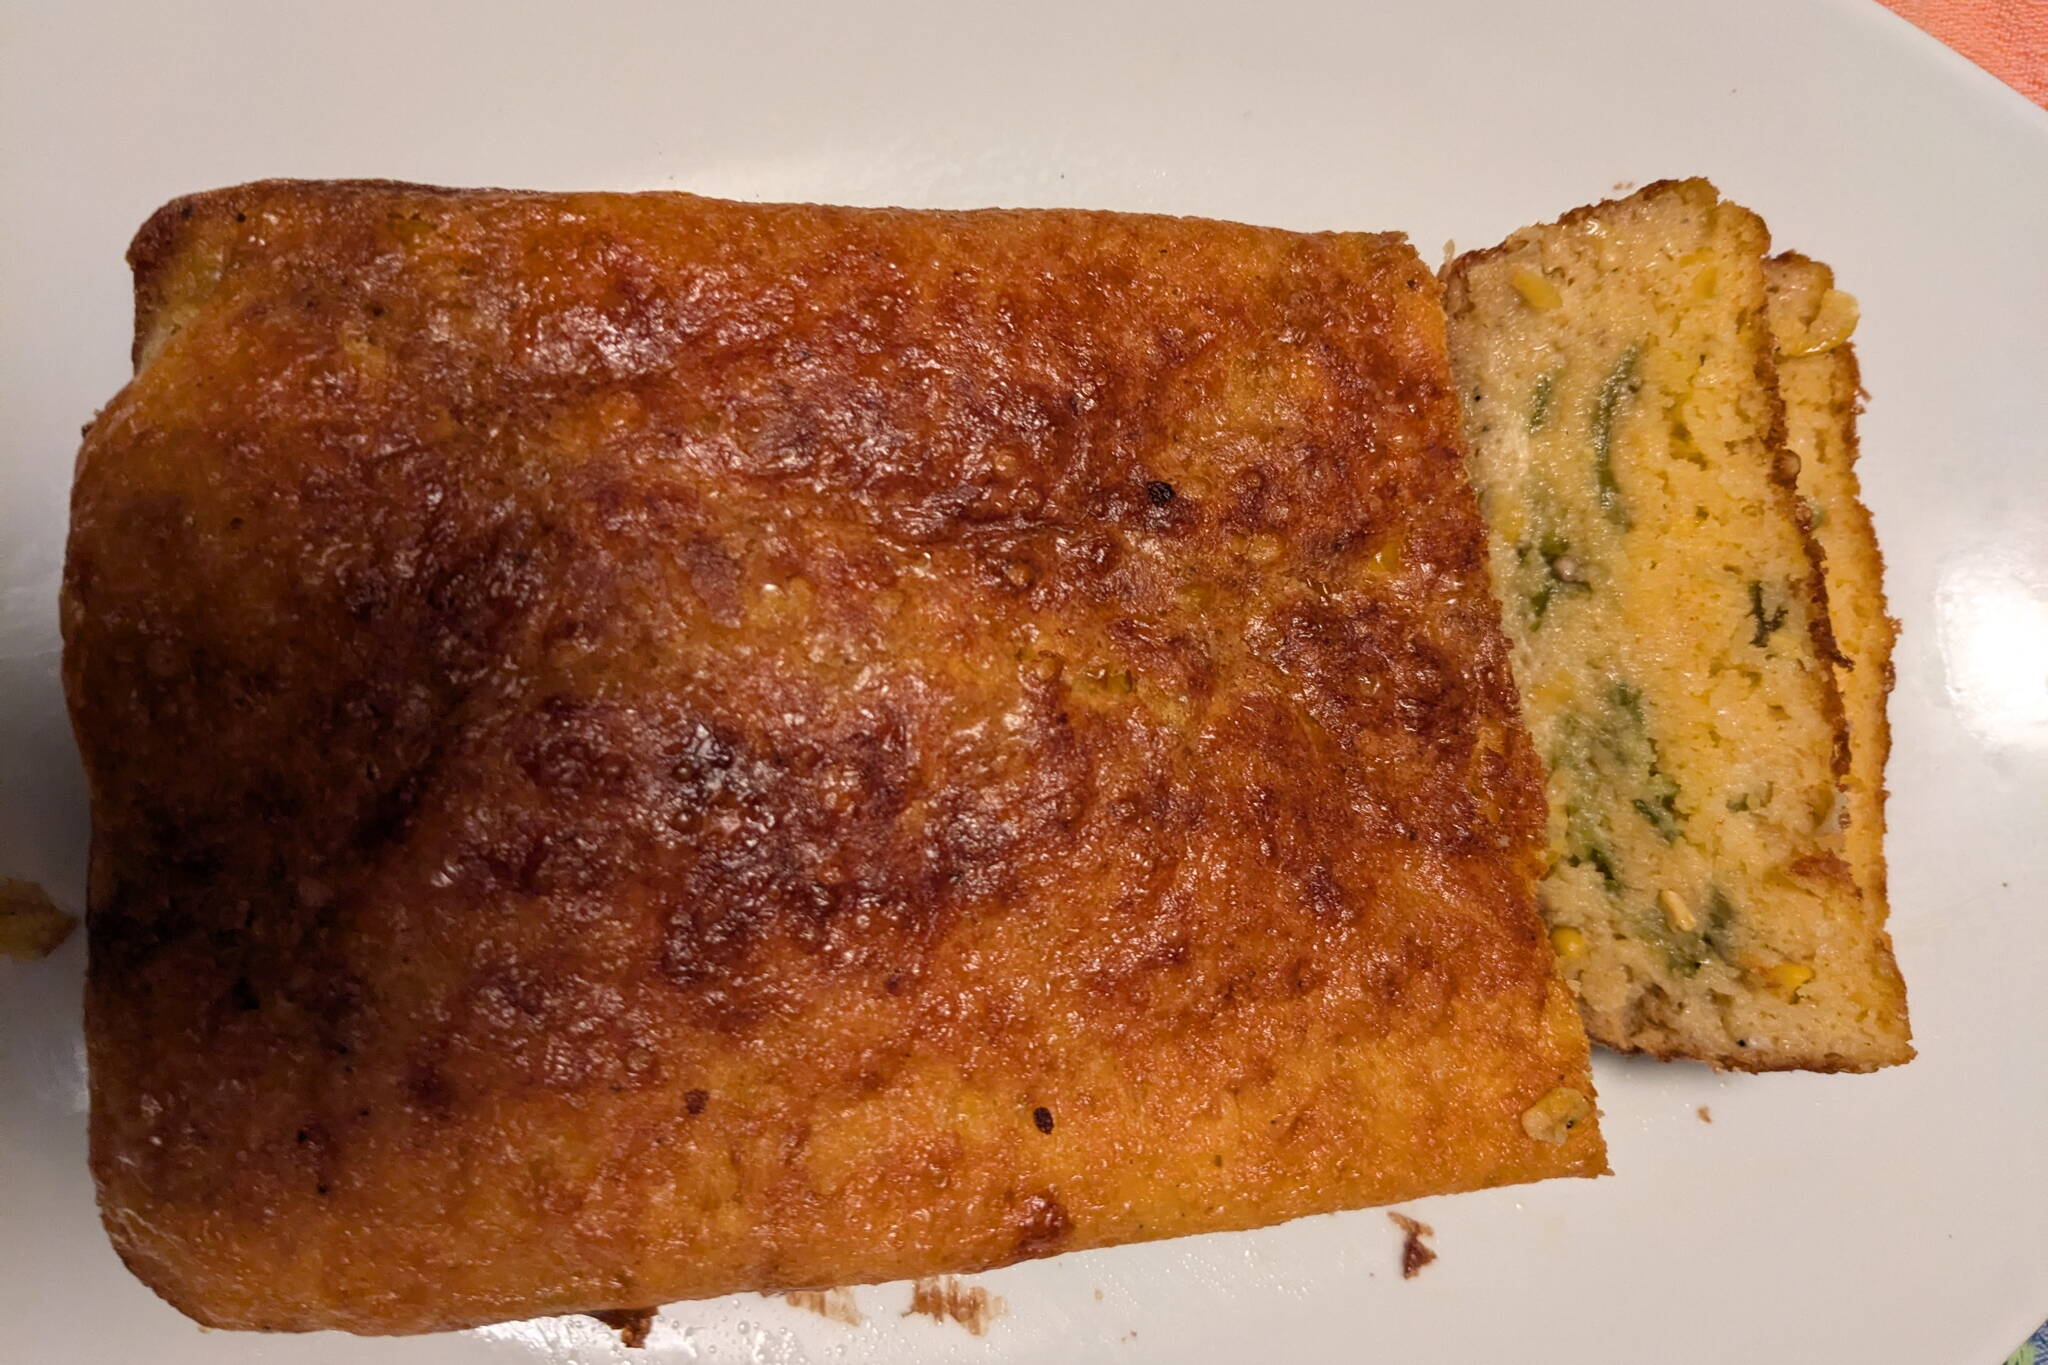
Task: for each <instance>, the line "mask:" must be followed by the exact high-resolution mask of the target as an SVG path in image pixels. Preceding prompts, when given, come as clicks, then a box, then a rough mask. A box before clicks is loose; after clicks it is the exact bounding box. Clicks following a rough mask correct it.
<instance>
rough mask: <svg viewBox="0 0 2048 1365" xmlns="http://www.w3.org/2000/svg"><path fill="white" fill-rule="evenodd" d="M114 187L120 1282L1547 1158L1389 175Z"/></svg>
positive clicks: (1054, 1237)
mask: <svg viewBox="0 0 2048 1365" xmlns="http://www.w3.org/2000/svg"><path fill="white" fill-rule="evenodd" d="M133 258H134V261H135V265H136V271H137V276H138V299H139V310H140V312H141V314H142V317H141V328H140V335H139V337H138V355H139V356H140V357H142V359H143V363H142V365H141V368H140V370H139V372H138V374H137V376H136V378H135V380H134V381H133V382H132V383H131V384H130V385H129V386H128V388H127V389H126V390H124V391H123V393H122V394H121V395H120V396H119V397H118V398H117V399H116V400H115V401H114V402H113V404H112V405H111V406H109V407H108V409H107V410H106V411H105V412H104V413H103V414H102V415H101V417H100V419H99V420H98V421H97V422H96V423H95V424H94V426H93V427H92V429H91V431H90V433H89V435H88V438H87V441H86V443H85V447H84V449H83V451H82V452H81V455H80V461H79V471H78V480H77V485H76V488H75V490H74V496H73V527H72V539H71V545H70V554H69V559H68V563H67V569H66V585H65V592H64V600H63V620H64V628H65V636H66V649H67V652H66V681H67V687H68V690H69V694H70V699H71V704H72V709H73V717H74V721H75V724H76V728H77V731H78V735H79V739H80V743H81V747H82V749H83V752H84V756H85V761H86V766H87V771H88V775H89V778H90V782H91V787H92V793H93V814H94V839H95V858H94V861H95V875H94V880H95V886H96V892H95V896H94V906H93V911H92V915H91V921H90V943H91V970H90V980H89V985H88V1005H87V1010H88V1030H89V1047H90V1052H91V1063H92V1076H93V1114H92V1138H93V1153H94V1158H93V1159H94V1170H95V1174H96V1176H97V1179H98V1181H99V1185H100V1191H101V1200H102V1206H103V1210H104V1213H105V1216H106V1220H107V1224H108V1227H109V1229H110V1231H111V1233H112V1235H113V1237H114V1241H115V1244H116V1247H117V1248H118V1249H119V1251H120V1252H121V1254H122V1255H123V1257H124V1259H126V1260H127V1261H128V1263H129V1264H130V1265H131V1266H132V1267H133V1268H134V1269H135V1270H136V1272H137V1273H138V1274H139V1275H141V1276H142V1277H143V1278H144V1279H145V1280H147V1281H148V1282H149V1283H150V1284H151V1285H152V1286H154V1287H155V1288H157V1289H158V1290H159V1291H160V1292H161V1293H163V1294H164V1295H165V1296H166V1297H167V1298H169V1299H170V1300H171V1301H172V1302H173V1303H175V1304H177V1305H178V1306H179V1307H181V1308H182V1309H184V1310H185V1311H186V1312H188V1313H190V1314H192V1315H193V1316H195V1317H197V1318H199V1319H200V1320H202V1321H205V1322H208V1323H212V1324H215V1325H221V1326H234V1327H259V1328H272V1329H304V1328H315V1327H340V1328H345V1329H348V1330H352V1331H358V1332H406V1331H420V1330H428V1329H433V1328H442V1327H452V1326H459V1325H463V1324H469V1323H476V1322H483V1321H490V1320H493V1319H500V1318H507V1317H518V1316H525V1315H530V1314H534V1313H542V1312H564V1311H587V1310H608V1309H631V1308H635V1307H638V1306H641V1305H644V1304H647V1303H650V1302H664V1301H668V1300H672V1299H678V1298H687V1297H695V1296H702V1295H711V1294H719V1293H724V1292H728V1291H731V1290H735V1289H743V1288H745V1289H762V1290H775V1289H787V1288H803V1287H817V1286H825V1285H832V1284H839V1283H844V1282H853V1281H861V1280H880V1279H894V1278H900V1277H910V1276H915V1275H921V1274H927V1273H936V1272H941V1271H961V1270H971V1269H976V1268H981V1267H987V1266H993V1265H999V1264H1002V1263H1005V1262H1008V1261H1012V1260H1015V1259H1018V1258H1020V1257H1029V1256H1040V1255H1047V1254H1051V1253H1053V1252H1057V1251H1062V1250H1067V1249H1072V1248H1078V1247H1085V1246H1094V1245H1103V1244H1108V1243H1114V1242H1122V1241H1129V1240H1135V1239H1141V1238H1150V1237H1160V1236H1170V1235H1175V1234H1178V1233H1184V1232H1195V1231H1206V1230H1213V1229H1219V1228H1233V1227H1246V1226H1252V1225H1257V1224H1263V1223H1270V1222H1273V1221H1276V1220H1279V1219H1284V1218H1290V1217H1294V1216H1297V1215H1300V1214H1306V1213H1312V1212H1317V1211H1322V1210H1328V1209H1333V1208H1341V1207H1348V1206H1357V1205H1362V1204H1369V1203H1378V1202H1386V1201H1392V1200H1397V1199H1403V1198H1407V1197H1410V1196H1414V1195H1420V1194H1425V1193H1430V1192H1435V1191H1441V1190H1448V1189H1456V1188H1465V1187H1470V1186H1477V1185H1486V1184H1492V1183H1499V1182H1504V1181H1513V1180H1525V1179H1533V1178H1538V1177H1542V1176H1547V1175H1556V1174H1568V1173H1569V1174H1592V1173H1596V1172H1598V1171H1600V1170H1601V1169H1603V1167H1604V1158H1603V1151H1602V1147H1601V1144H1600V1141H1599V1138H1598V1135H1597V1133H1594V1132H1592V1131H1590V1125H1587V1126H1585V1127H1584V1128H1582V1129H1581V1131H1580V1132H1579V1133H1577V1134H1575V1135H1574V1136H1573V1137H1572V1138H1571V1140H1570V1141H1568V1142H1567V1143H1565V1144H1564V1145H1563V1146H1562V1147H1551V1146H1549V1145H1548V1144H1544V1143H1538V1142H1534V1141H1531V1140H1530V1139H1529V1138H1528V1137H1527V1136H1526V1134H1525V1133H1524V1132H1523V1131H1522V1129H1521V1126H1520V1123H1519V1116H1520V1114H1521V1112H1522V1110H1523V1109H1524V1108H1526V1107H1527V1106H1528V1105H1529V1104H1531V1103H1532V1102H1533V1101H1534V1100H1535V1099H1536V1098H1537V1097H1539V1096H1542V1095H1544V1094H1546V1093H1547V1092H1549V1091H1550V1090H1551V1089H1552V1088H1553V1087H1555V1086H1558V1085H1560V1084H1562V1085H1568V1086H1576V1087H1581V1088H1588V1087H1589V1082H1588V1080H1587V1073H1586V1055H1585V1043H1584V1039H1583V1036H1582V1035H1581V1034H1580V1033H1579V1031H1578V1028H1577V1025H1576V1022H1575V1021H1574V1019H1573V1018H1572V1011H1571V1006H1570V1003H1569V1000H1568V999H1567V997H1566V996H1565V994H1564V992H1563V989H1562V987H1561V986H1560V985H1559V983H1558V982H1557V980H1556V978H1555V975H1554V971H1553V967H1552V963H1551V960H1550V952H1549V947H1548V945H1547V943H1546V942H1545V941H1544V939H1543V936H1542V933H1541V929H1540V926H1539V923H1538V920H1537V917H1536V913H1535V909H1534V905H1533V900H1532V892H1531V874H1532V871H1533V869H1534V867H1535V864H1536V860H1537V858H1538V856H1539V850H1538V847H1537V844H1538V826H1539V822H1540V820H1541V819H1542V809H1543V806H1542V795H1541V790H1540V787H1539V785H1538V778H1537V771H1536V767H1535V764H1534V760H1533V756H1532V754H1531V752H1530V749H1529V746H1528V741H1527V739H1526V737H1525V735H1524V734H1523V732H1522V730H1521V728H1520V725H1519V723H1518V720H1517V717H1516V713H1515V706H1514V698H1513V691H1512V685H1511V683H1510V681H1509V678H1508V673H1507V666H1506V659H1505V655H1504V649H1503V643H1502V641H1501V638H1500V635H1499V631H1498V625H1497V616H1496V609H1495V607H1494V605H1493V603H1492V601H1491V598H1490V596H1489V594H1488V592H1487V590H1486V587H1485V581H1484V574H1483V571H1482V569H1481V563H1480V532H1479V527H1478V525H1477V520H1476V513H1475V509H1474V507H1473V504H1472V499H1471V495H1470V492H1469V489H1468V488H1467V486H1466V484H1465V482H1464V478H1463V472H1462V468H1461V456H1460V443H1459V437H1458V429H1457V422H1458V419H1457V413H1456V409H1455V405H1454V402H1453V400H1452V396H1451V395H1450V394H1449V392H1448V391H1447V389H1446V383H1447V378H1446V370H1445V363H1444V356H1443V320H1442V314H1441V311H1440V306H1439V302H1438V295H1437V291H1436V287H1435V284H1434V282H1433V280H1432V279H1431V278H1430V277H1429V275H1428V274H1427V272H1426V271H1425V270H1424V269H1423V268H1422V266H1421V265H1420V263H1419V262H1418V261H1417V260H1416V258H1415V256H1414V253H1413V252H1412V251H1411V250H1409V249H1408V247H1407V246H1406V245H1405V243H1402V242H1400V241H1399V240H1398V239H1396V238H1391V237H1371V236H1338V235H1318V236H1308V235H1298V234H1291V233H1283V232H1276V231H1268V230H1262V229H1255V228H1248V227H1239V226H1235V225H1229V224H1221V223H1206V222H1194V221H1185V220H1173V219H1164V218H1141V217H1127V216H1118V215H1108V214H1091V213H1066V212H1053V213H1028V212H987V213H974V214H942V213H914V212H901V211H874V210H851V209H832V208H819V207H806V206H791V205H779V206H778V205H742V204H730V203H723V202H719V201H713V200H705V199H698V198H694V197H691V196H683V195H648V196H608V195H564V196H553V195H524V194H504V193H496V192H452V191H441V190H428V189H415V188H411V187H404V186H394V185H388V184H374V183H349V184H308V183H287V182H270V183H264V184H258V185H249V186H243V187H240V188H237V189H232V190H225V191H220V192H217V193H214V194H209V195H202V196H198V197H196V198H194V199H190V200H185V201H180V202H179V203H178V204H176V205H173V206H171V207H169V208H167V209H166V210H164V211H163V212H162V213H159V214H158V215H157V217H156V218H154V219H152V220H151V222H150V224H149V226H148V227H146V228H145V229H144V230H143V233H142V234H141V236H140V237H138V239H137V243H136V246H135V249H134V252H133ZM1041 1114H1042V1115H1043V1117H1041Z"/></svg>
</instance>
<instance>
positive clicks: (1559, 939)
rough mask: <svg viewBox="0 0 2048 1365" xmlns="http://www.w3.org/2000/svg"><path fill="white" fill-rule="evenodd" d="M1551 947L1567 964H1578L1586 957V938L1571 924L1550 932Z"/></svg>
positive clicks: (1561, 925)
mask: <svg viewBox="0 0 2048 1365" xmlns="http://www.w3.org/2000/svg"><path fill="white" fill-rule="evenodd" d="M1550 946H1551V947H1552V948H1554V949H1555V950H1556V951H1557V955H1558V956H1559V957H1560V958H1562V959H1563V960H1564V961H1566V962H1577V961H1578V960H1579V959H1580V958H1582V957H1584V956H1585V955H1586V936H1585V935H1584V934H1582V933H1580V932H1579V931H1578V930H1576V929H1574V928H1572V927H1571V926H1570V925H1569V924H1560V925H1558V926H1557V928H1555V929H1552V930H1551V931H1550Z"/></svg>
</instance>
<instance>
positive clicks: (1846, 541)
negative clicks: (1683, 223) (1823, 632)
mask: <svg viewBox="0 0 2048 1365" xmlns="http://www.w3.org/2000/svg"><path fill="white" fill-rule="evenodd" d="M1764 281H1765V284H1766V285H1767V286H1768V288H1769V291H1770V294H1769V297H1770V322H1771V333H1772V337H1773V339H1774V341H1775V343H1776V350H1777V370H1778V393H1779V395H1780V396H1781V397H1782V398H1783V399H1784V402H1785V445H1786V448H1787V449H1788V450H1790V451H1791V452H1792V454H1793V456H1794V457H1796V458H1797V460H1798V461H1799V465H1798V474H1799V496H1800V498H1801V500H1802V501H1803V503H1804V504H1805V509H1806V514H1807V518H1808V522H1809V524H1810V526H1811V527H1812V530H1813V534H1814V538H1815V539H1816V540H1818V541H1819V542H1820V547H1821V551H1822V553H1823V556H1824V569H1825V576H1826V582H1827V596H1828V618H1829V621H1830V622H1831V623H1832V625H1833V628H1834V634H1835V641H1836V643H1837V645H1838V646H1839V647H1840V648H1839V655H1840V657H1839V658H1838V659H1837V660H1836V663H1835V685H1836V686H1837V687H1838V688H1840V689H1841V693H1842V711H1843V713H1844V715H1845V716H1846V718H1847V720H1848V724H1849V771H1848V774H1847V778H1846V780H1845V781H1844V783H1843V786H1842V824H1843V836H1844V839H1845V842H1846V855H1845V856H1847V858H1848V860H1849V867H1850V870H1851V871H1852V872H1853V873H1854V874H1855V878H1856V885H1857V887H1858V888H1859V889H1861V891H1862V892H1863V897H1864V900H1865V901H1866V902H1868V905H1869V909H1870V911H1871V913H1873V914H1874V915H1875V916H1876V917H1877V920H1878V923H1879V924H1880V925H1881V924H1882V923H1883V922H1884V917H1885V915H1886V912H1887V908H1888V907H1887V900H1886V894H1885V866H1884V800H1885V790H1884V764H1885V758H1886V757H1887V755H1889V754H1890V752H1891V739H1892V736H1891V724H1890V722H1889V721H1888V720H1887V719H1886V716H1885V701H1886V698H1887V697H1888V696H1889V695H1890V694H1891V690H1892V643H1893V641H1894V639H1895V638H1896V636H1897V623H1896V622H1894V621H1893V620H1892V619H1891V617H1890V616H1888V615H1887V614H1886V613H1885V600H1884V557H1883V556H1882V555H1881V554H1880V553H1879V552H1878V548H1877V532H1876V530H1875V529H1874V528H1873V527H1872V525H1871V522H1870V512H1869V510H1868V509H1867V508H1865V507H1864V505H1863V496H1862V495H1863V490H1862V486H1861V485H1860V484H1859V482H1858V481H1857V478H1856V412H1857V408H1858V406H1859V401H1860V396H1861V387H1862V386H1861V382H1860V379H1859V376H1858V374H1857V369H1856V348H1855V347H1854V346H1853V345H1852V344H1850V341H1849V337H1850V334H1851V333H1853V332H1854V331H1855V330H1856V320H1857V308H1856V300H1855V299H1854V298H1852V297H1850V296H1849V295H1848V294H1845V293H1843V292H1842V291H1841V290H1839V289H1837V288H1835V272H1834V271H1832V270H1830V269H1829V268H1828V267H1827V266H1825V265H1823V264H1821V263H1820V262H1819V261H1815V260H1811V259H1809V258H1807V257H1805V256H1802V255H1799V254H1798V253H1797V252H1786V253H1785V254H1784V255H1781V256H1775V257H1773V258H1772V259H1771V260H1770V261H1768V262H1766V263H1765V265H1764ZM1886 963H1887V965H1889V953H1887V955H1886Z"/></svg>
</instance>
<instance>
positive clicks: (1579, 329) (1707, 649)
mask: <svg viewBox="0 0 2048 1365" xmlns="http://www.w3.org/2000/svg"><path fill="white" fill-rule="evenodd" d="M1768 246H1769V234H1768V233H1767V232H1766V230H1765V228H1764V225H1763V223H1762V222H1761V221H1760V220H1759V219H1758V218H1757V217H1756V215H1754V214H1752V213H1750V212H1749V211H1747V210H1746V209H1743V208H1740V207H1738V206H1736V205H1734V204H1730V203H1727V202H1725V201H1723V200H1722V199H1721V198H1720V196H1719V195H1718V193H1717V192H1716V191H1715V189H1714V187H1713V186H1712V185H1710V184H1708V183H1707V182H1706V181H1703V180H1688V181H1683V182H1665V183H1660V184H1656V185H1652V186H1649V187H1647V188H1645V189H1643V190H1642V191H1640V192H1638V193H1637V194H1635V195H1632V196H1630V197H1629V198H1627V199H1623V200H1619V201H1616V202H1613V203H1606V204H1599V205H1595V206H1592V207H1589V208H1584V209H1579V210H1577V211H1575V212H1573V213H1571V214H1568V215H1566V216H1565V217H1564V218H1563V219H1561V220H1559V221H1558V222H1557V223H1555V224H1551V225H1548V226H1544V227H1537V228H1531V229H1527V230H1525V231H1522V232H1519V233H1517V234H1515V235H1514V236H1512V237H1510V238H1509V239H1508V240H1507V241H1506V242H1505V243H1503V244H1502V245H1500V246H1498V247H1495V248H1493V249H1491V250H1488V251H1482V252H1478V253H1475V254H1472V255H1467V256H1464V257H1462V258H1460V259H1459V260H1457V261H1455V262H1454V263H1453V264H1452V265H1451V266H1450V267H1449V268H1448V270H1447V272H1446V273H1447V291H1446V306H1447V307H1448V309H1449V313H1450V337H1451V349H1452V367H1453V372H1454V375H1455V377H1456V379H1457V382H1458V385H1459V391H1460V396H1461V398H1462V400H1463V403H1464V411H1465V427H1466V434H1467V437H1468V440H1469V442H1470V448H1471V457H1470V458H1471V469H1472V474H1473V481H1474V484H1475V486H1476V487H1477V489H1478V492H1479V497H1480V505H1481V509H1482V513H1483V515H1484V517H1485V519H1486V522H1487V526H1488V531H1489V539H1490V547H1491V567H1492V574H1493V581H1494V583H1495V586H1496V588H1497V590H1498V592H1499V595H1500V597H1501V599H1502V609H1503V617H1504V620H1505V622H1506V625H1507V630H1508V634H1509V636H1510V638H1511V640H1512V641H1513V646H1514V650H1513V655H1514V671H1515V675H1516V678H1517V681H1518V682H1519V684H1520V687H1521V692H1522V698H1523V701H1524V703H1525V710H1526V714H1527V718H1528V722H1529V727H1530V731H1531V734H1532V735H1533V737H1534V739H1535V741H1536V745H1537V749H1538V752H1539V753H1540V754H1541V756H1542V758H1543V760H1544V762H1545V765H1546V767H1547V770H1548V775H1549V783H1548V786H1549V795H1550V819H1549V836H1550V857H1551V865H1550V868H1549V871H1548V872H1547V873H1546V875H1545V876H1544V878H1543V881H1542V884H1541V887H1540V889H1539V897H1540V900H1541V902H1542V905H1543V908H1544V910H1545V913H1546V915H1547V917H1548V918H1549V921H1550V923H1551V926H1552V932H1551V936H1552V940H1553V942H1554V943H1555V945H1556V947H1557V949H1558V954H1559V958H1560V960H1561V961H1562V962H1563V963H1564V969H1565V973H1566V976H1567V979H1568V980H1569V981H1570V982H1571V984H1572V986H1573V989H1574V990H1575V991H1576V993H1577V994H1578V997H1579V1002H1580V1007H1581V1011H1582V1013H1583V1015H1584V1017H1585V1019H1586V1022H1587V1027H1588V1030H1589V1031H1590V1032H1591V1033H1592V1035H1593V1036H1594V1037H1595V1038H1596V1039H1597V1040H1599V1041H1601V1042H1605V1043H1607V1044H1609V1045H1612V1046H1615V1047H1620V1048H1626V1049H1631V1050H1640V1051H1644V1052H1649V1053H1654V1054H1656V1055H1659V1056H1664V1057H1679V1056H1683V1057H1696V1058H1702V1059H1705V1060H1707V1061H1711V1062H1713V1063H1715V1064H1717V1065H1720V1066H1726V1067H1738V1068H1743V1069H1749V1070H1763V1069H1777V1068H1812V1069H1818V1070H1867V1069H1869V1068H1872V1067H1877V1066H1883V1065H1887V1064H1890V1063H1894V1062H1900V1061H1904V1060H1906V1059H1907V1058H1908V1057H1910V1056H1911V1055H1912V1054H1911V1048H1910V1046H1909V1045H1908V1043H1907V1028H1906V1017H1905V1004H1904V993H1903V988H1902V986H1901V984H1900V981H1899V977H1898V973H1897V971H1896V969H1895V968H1894V966H1893V964H1892V959H1891V953H1890V948H1889V945H1888V942H1887V940H1886V937H1885V934H1884V927H1883V900H1882V896H1881V893H1873V894H1869V895H1866V894H1865V893H1864V891H1863V890H1862V889H1861V888H1859V886H1858V884H1857V879H1856V876H1855V872H1854V869H1853V868H1852V865H1851V863H1850V860H1849V855H1850V848H1849V845H1848V843H1847V841H1846V838H1845V834H1844V830H1843V827H1842V813H1843V809H1844V801H1843V793H1844V786H1845V783H1846V781H1847V779H1848V764H1849V733H1848V730H1847V727H1846V724H1845V720H1844V711H1843V706H1842V700H1841V695H1840V693H1839V691H1838V689H1837V687H1836V683H1835V680H1834V668H1835V666H1836V663H1837V661H1838V659H1839V658H1840V655H1839V653H1838V651H1837V648H1836V646H1835V643H1834V641H1833V638H1832V636H1831V633H1830V629H1829V618H1828V615H1827V606H1826V596H1825V590H1824V587H1823V583H1822V578H1821V572H1820V565H1819V557H1818V552H1817V550H1816V548H1815V547H1814V546H1813V544H1812V542H1811V538H1810V537H1809V535H1808V534H1807V532H1806V529H1805V527H1804V525H1803V524H1802V518H1801V514H1800V505H1799V501H1798V495H1797V492H1796V489H1795V482H1794V481H1795V478H1796V473H1795V470H1794V467H1793V466H1794V463H1795V461H1794V460H1793V459H1792V458H1791V456H1790V454H1789V452H1787V451H1786V449H1785V446H1784V439H1785V430H1784V420H1783V415H1782V408H1781V404H1780V400H1779V398H1778V394H1777V391H1776V387H1775V382H1774V377H1773V363H1772V362H1773V343H1772V335H1771V331H1770V327H1769V321H1768V318H1767V314H1766V307H1765V304H1766V294H1765V283H1764V254H1765V252H1766V250H1767V249H1768Z"/></svg>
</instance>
